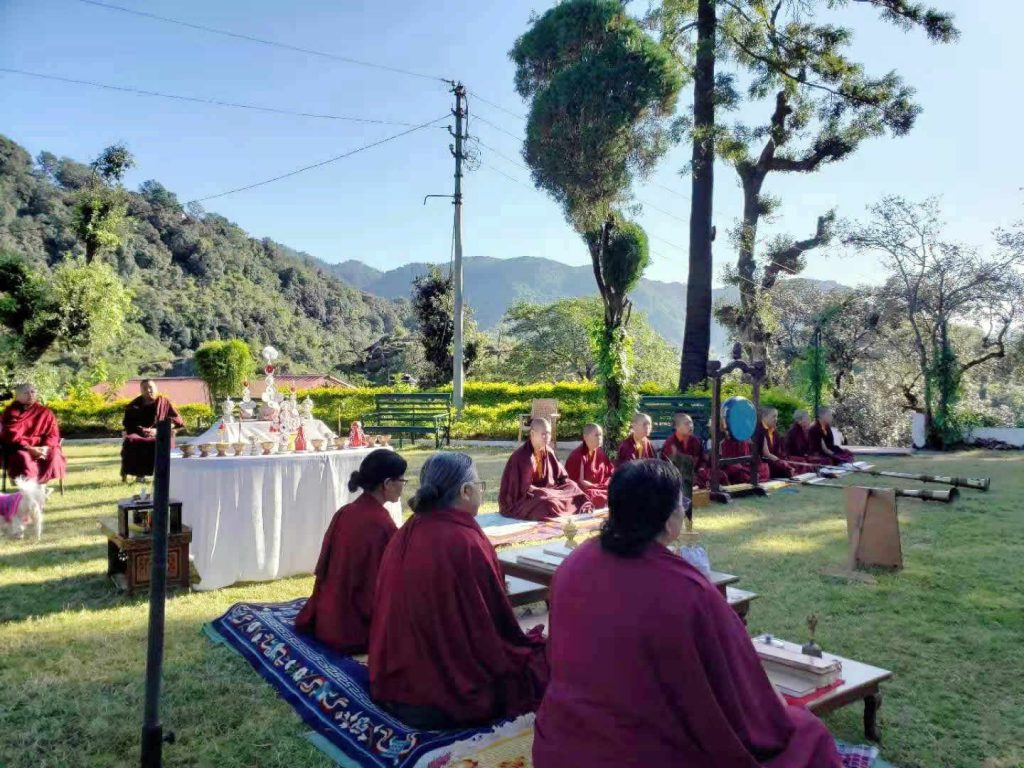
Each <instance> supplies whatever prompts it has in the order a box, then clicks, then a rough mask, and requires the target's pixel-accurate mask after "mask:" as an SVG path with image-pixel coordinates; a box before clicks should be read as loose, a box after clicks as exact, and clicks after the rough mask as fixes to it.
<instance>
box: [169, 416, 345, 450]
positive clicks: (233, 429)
mask: <svg viewBox="0 0 1024 768" xmlns="http://www.w3.org/2000/svg"><path fill="white" fill-rule="evenodd" d="M220 424H221V422H220V421H219V420H218V421H215V422H214V423H213V426H212V427H210V428H209V429H208V430H206V431H205V432H203V434H201V435H198V436H197V437H189V438H182V439H181V440H179V441H178V442H179V443H181V442H189V443H191V444H192V445H202V444H203V443H216V442H217V441H218V440H220ZM224 431H225V433H226V434H227V442H229V443H237V442H240V441H239V439H238V436H239V433H241V436H242V439H241V442H244V443H248V442H249V438H250V437H252V436H255V437H256V439H257V441H260V442H262V441H263V440H274V441H275V442H276V441H277V440H280V439H281V434H280V433H273V432H271V431H270V422H269V421H242V422H239V421H235V422H232V423H230V424H227V423H225V424H224ZM302 433H303V435H305V437H306V442H307V443H308V442H309V441H310V440H313V439H314V438H325V439H327V438H332V437H334V433H333V432H332V431H331V430H330V427H328V426H327V425H326V424H324V423H323V422H322V421H320V420H319V419H303V420H302Z"/></svg>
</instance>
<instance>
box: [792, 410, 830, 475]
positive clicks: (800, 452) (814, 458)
mask: <svg viewBox="0 0 1024 768" xmlns="http://www.w3.org/2000/svg"><path fill="white" fill-rule="evenodd" d="M810 429H811V417H810V415H809V414H808V413H807V411H804V410H795V411H793V425H792V426H791V427H790V428H789V431H788V432H787V433H786V459H787V461H788V462H789V464H790V465H791V466H792V467H793V468H794V469H795V470H796V471H797V472H798V473H804V472H816V471H817V468H818V467H820V466H821V465H822V464H823V463H824V460H823V459H822V457H821V456H818V455H816V453H815V452H814V450H812V449H811V440H810V438H809V437H808V432H809V431H810Z"/></svg>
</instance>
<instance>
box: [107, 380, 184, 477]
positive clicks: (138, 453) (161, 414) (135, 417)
mask: <svg viewBox="0 0 1024 768" xmlns="http://www.w3.org/2000/svg"><path fill="white" fill-rule="evenodd" d="M164 419H170V420H171V426H173V427H177V428H178V429H181V428H182V427H184V426H185V422H184V421H182V420H181V416H179V415H178V411H177V409H175V407H174V406H173V405H172V404H171V401H170V400H168V399H167V398H166V397H164V396H163V395H157V396H156V397H155V398H153V399H152V400H149V401H147V400H146V399H145V398H144V397H143V396H142V395H139V396H138V397H136V398H135V399H134V400H132V401H131V402H130V403H128V405H127V406H125V409H124V422H123V423H124V442H123V443H121V474H122V475H133V476H135V477H149V476H150V475H152V474H153V464H154V462H155V461H156V437H150V436H149V435H146V434H145V433H144V432H143V430H144V429H155V428H156V425H157V423H158V422H161V421H163V420H164ZM171 447H174V432H173V430H172V432H171Z"/></svg>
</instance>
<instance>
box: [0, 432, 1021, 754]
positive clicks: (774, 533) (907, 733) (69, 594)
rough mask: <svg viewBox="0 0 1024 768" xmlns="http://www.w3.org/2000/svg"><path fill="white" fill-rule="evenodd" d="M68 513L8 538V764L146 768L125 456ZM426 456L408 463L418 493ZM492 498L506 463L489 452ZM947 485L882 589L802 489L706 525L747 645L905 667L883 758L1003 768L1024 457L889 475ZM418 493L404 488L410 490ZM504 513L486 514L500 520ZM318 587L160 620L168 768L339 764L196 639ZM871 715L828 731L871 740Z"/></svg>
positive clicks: (85, 488) (91, 459)
mask: <svg viewBox="0 0 1024 768" xmlns="http://www.w3.org/2000/svg"><path fill="white" fill-rule="evenodd" d="M68 454H69V459H70V475H69V477H68V480H67V493H66V495H65V496H63V497H60V496H53V497H51V503H50V505H49V508H48V510H47V522H46V529H45V532H44V534H43V538H42V540H41V541H39V542H36V541H34V540H25V541H20V542H15V541H8V540H0V766H7V768H15V767H16V766H32V767H33V768H36V767H37V766H62V767H63V766H125V765H131V764H137V761H138V744H139V733H140V728H141V719H142V686H143V677H144V673H145V649H146V622H147V602H146V597H144V596H139V597H135V598H130V599H129V598H125V597H121V596H119V595H117V594H116V593H115V592H114V590H113V588H112V586H111V584H110V582H109V581H108V580H107V578H106V576H105V571H106V547H105V542H104V541H103V538H102V537H101V535H100V534H99V530H98V526H97V523H96V521H97V519H99V518H100V517H104V516H109V515H111V514H112V512H113V510H114V508H115V503H116V501H117V500H118V498H120V497H123V496H125V495H127V493H128V492H129V488H126V487H125V486H121V485H120V484H119V483H118V482H117V471H118V459H117V448H116V447H115V446H109V445H103V446H99V445H96V446H73V447H70V448H69V450H68ZM427 455H428V453H426V452H409V453H408V456H409V458H410V461H411V464H412V467H411V468H410V476H413V475H414V473H415V471H416V470H417V469H418V467H419V465H420V464H421V463H422V461H423V459H424V458H425V457H426V456H427ZM476 455H477V457H478V461H479V464H480V469H481V474H482V476H483V478H484V479H485V480H487V482H488V496H489V497H490V498H491V499H494V498H495V497H496V495H497V481H498V478H499V476H500V472H501V468H502V466H503V461H504V455H503V454H502V453H501V452H499V451H483V450H481V451H479V452H476ZM879 463H880V464H883V465H886V464H887V465H897V464H898V465H899V466H901V467H906V468H913V469H919V470H921V471H929V472H936V473H941V474H959V475H988V476H991V477H992V490H991V491H990V492H989V493H988V494H980V493H977V492H972V491H965V492H964V493H963V495H962V497H961V499H960V500H959V501H958V502H957V503H955V504H953V505H948V506H947V505H943V504H927V505H922V504H921V503H920V502H916V501H910V500H907V501H902V502H901V503H900V524H901V527H902V533H903V552H904V559H905V562H906V568H905V569H904V570H903V571H902V572H900V573H896V574H889V573H877V574H875V576H876V578H877V583H876V584H874V585H870V584H862V583H847V582H843V581H839V580H837V579H835V578H832V577H829V576H826V575H824V574H823V571H826V570H828V569H829V568H830V567H832V566H837V565H840V564H842V562H843V561H844V558H845V555H846V531H845V523H844V518H843V513H842V505H843V500H842V493H841V492H839V491H834V490H827V489H813V488H802V489H800V490H799V492H798V493H795V494H789V493H776V494H774V495H773V496H771V497H769V498H767V499H758V500H741V501H739V502H737V503H734V504H733V505H731V506H728V507H722V506H716V507H710V508H708V509H707V510H700V511H698V517H697V521H698V522H697V527H698V529H699V530H701V531H703V532H704V533H705V534H706V536H705V546H706V547H707V549H708V551H709V553H710V555H711V558H712V563H713V565H714V566H715V567H716V568H719V569H721V570H726V571H729V572H732V573H736V574H739V575H740V576H742V579H743V580H742V582H741V584H740V586H742V587H744V588H746V589H752V590H754V591H756V592H758V593H760V595H761V597H760V599H759V600H757V601H756V602H755V603H754V604H753V606H752V608H751V612H750V629H751V631H752V632H763V631H770V632H772V633H773V634H776V635H779V636H782V637H790V638H794V639H798V640H801V639H803V638H804V635H805V632H806V630H805V629H804V617H805V616H806V615H807V614H808V613H810V612H812V611H813V612H816V613H818V615H819V616H820V624H819V627H818V639H819V642H821V644H822V645H823V646H824V647H825V649H826V650H831V651H834V652H837V653H840V654H845V655H849V656H853V657H856V658H859V659H862V660H864V661H868V662H871V663H874V664H877V665H879V666H883V667H887V668H889V669H892V670H893V671H894V672H895V673H896V676H895V678H894V679H893V680H892V681H890V682H889V683H887V684H886V685H885V686H884V688H883V694H884V696H885V701H884V704H883V706H882V709H881V712H880V721H881V727H882V734H883V739H884V743H883V756H885V757H886V758H887V759H888V760H890V761H891V762H893V763H894V764H896V765H897V766H901V768H913V767H917V768H934V767H935V766H962V767H963V768H968V767H970V768H974V767H975V766H985V768H1010V767H1011V766H1020V765H1021V764H1022V761H1024V646H1022V643H1024V597H1022V595H1024V569H1022V567H1021V554H1022V552H1024V546H1022V545H1024V534H1022V523H1024V514H1022V511H1021V510H1022V508H1024V505H1022V496H1024V480H1022V477H1024V474H1022V470H1024V459H1022V458H1021V456H1020V454H1012V453H984V452H973V453H967V454H953V455H943V456H928V457H923V456H922V457H915V458H913V459H900V460H899V461H895V460H886V461H881V462H879ZM412 490H414V489H412V488H411V489H410V493H411V492H412ZM494 506H495V505H494V504H493V502H492V503H491V504H489V505H487V509H486V510H485V511H493V510H494ZM311 584H312V580H311V579H310V578H309V577H303V578H291V579H284V580H281V581H277V582H273V583H260V584H243V585H237V586H234V587H231V588H228V589H223V590H220V591H218V592H213V593H198V592H197V593H192V594H178V593H173V594H172V597H171V598H170V599H169V600H168V603H167V638H166V656H165V668H164V698H163V720H164V724H165V727H166V728H167V729H169V730H173V731H174V732H175V733H176V735H177V743H176V744H173V745H168V746H166V747H165V751H164V754H165V764H166V765H169V766H282V767H283V766H290V767H295V768H299V767H301V766H326V765H328V762H327V761H326V759H325V758H324V757H322V756H321V755H320V754H319V753H318V752H317V751H316V750H314V749H313V748H312V747H311V746H309V745H308V744H307V743H306V742H305V741H304V740H303V738H302V734H303V732H304V730H305V728H304V726H303V725H302V723H301V722H300V721H299V719H298V718H297V717H296V716H295V715H294V714H293V713H292V710H291V708H290V707H289V706H288V705H287V704H285V703H284V702H283V701H281V700H279V699H278V698H277V697H276V695H275V694H274V693H273V692H272V691H271V689H270V687H269V686H268V685H266V684H265V683H263V681H262V679H261V678H260V677H259V676H258V675H256V674H255V672H253V671H252V670H251V669H250V668H249V666H248V664H246V663H245V662H244V661H242V660H241V659H239V658H237V657H236V656H234V655H233V654H231V653H230V652H228V651H226V650H225V649H223V648H218V647H215V646H213V645H212V644H211V643H210V642H209V641H208V640H206V639H205V638H204V637H203V636H202V635H201V634H200V626H201V625H202V623H203V622H205V621H208V620H210V619H212V618H214V617H216V616H218V615H219V614H221V613H222V612H223V611H225V610H226V609H227V608H228V606H230V605H231V604H232V603H235V602H237V601H240V600H247V601H278V600H287V599H290V598H294V597H298V596H302V595H306V594H308V592H309V590H310V588H311ZM860 716H861V713H860V708H859V707H848V708H846V709H844V710H842V711H840V712H838V713H835V714H834V715H832V716H830V717H829V718H827V722H828V725H829V727H830V728H831V729H832V731H833V733H835V734H836V735H837V736H838V737H840V738H843V739H845V740H847V741H855V742H859V741H862V740H863V738H862V733H861V726H860Z"/></svg>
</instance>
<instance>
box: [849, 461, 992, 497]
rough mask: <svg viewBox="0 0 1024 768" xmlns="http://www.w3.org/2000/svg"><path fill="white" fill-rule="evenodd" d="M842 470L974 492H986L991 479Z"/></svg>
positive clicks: (878, 470)
mask: <svg viewBox="0 0 1024 768" xmlns="http://www.w3.org/2000/svg"><path fill="white" fill-rule="evenodd" d="M842 468H843V469H849V470H852V471H854V472H863V473H865V474H868V475H878V476H881V477H900V478H903V479H904V480H920V481H921V482H922V483H943V484H944V485H952V486H955V487H957V488H973V489H974V490H976V491H987V490H988V486H989V484H990V483H991V479H990V478H987V477H946V476H945V475H915V474H913V473H911V472H893V471H891V470H883V469H861V468H860V467H856V466H854V465H853V464H843V465H842Z"/></svg>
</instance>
